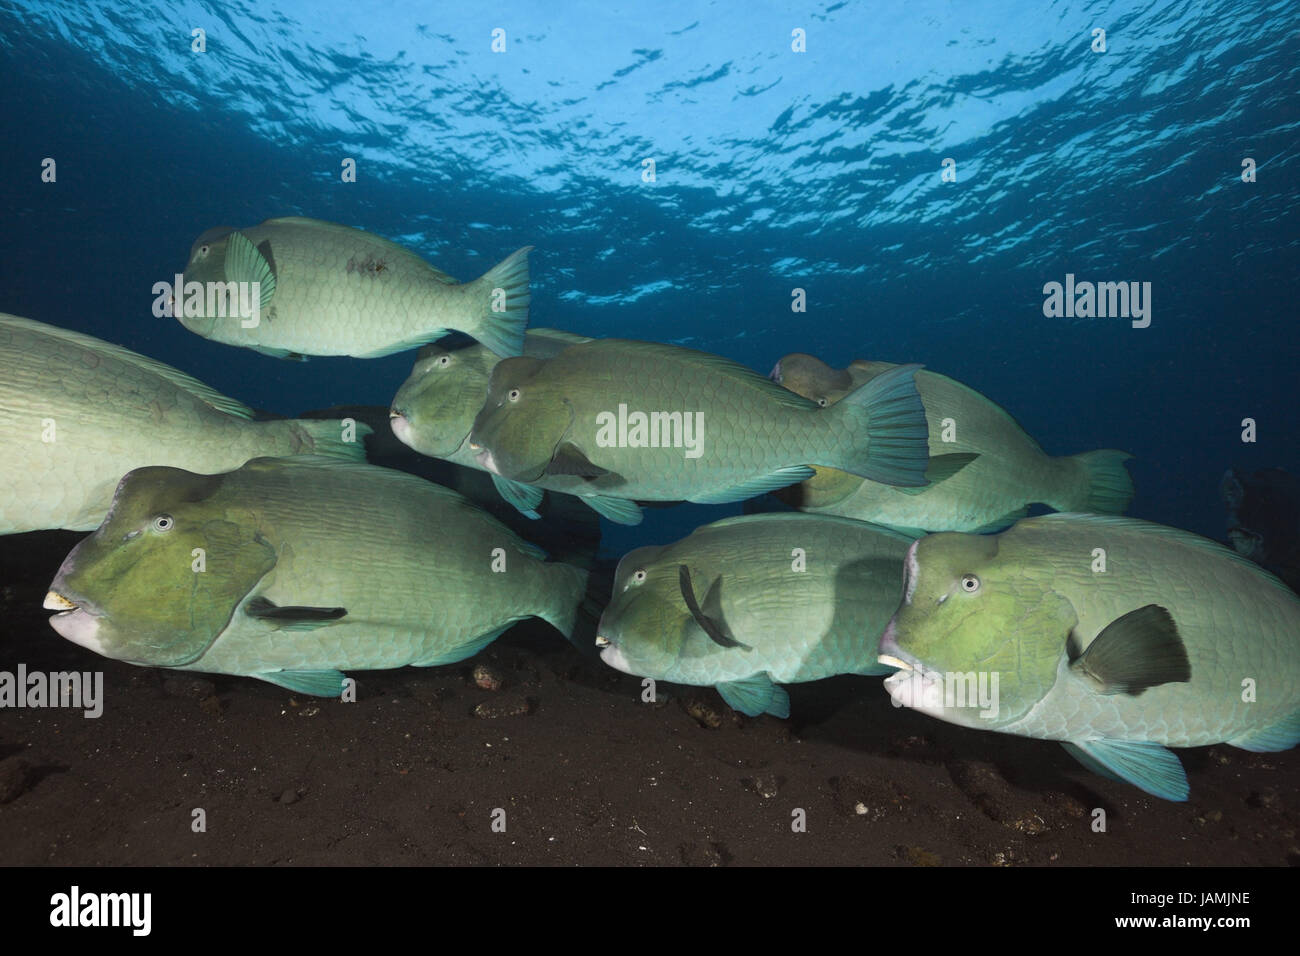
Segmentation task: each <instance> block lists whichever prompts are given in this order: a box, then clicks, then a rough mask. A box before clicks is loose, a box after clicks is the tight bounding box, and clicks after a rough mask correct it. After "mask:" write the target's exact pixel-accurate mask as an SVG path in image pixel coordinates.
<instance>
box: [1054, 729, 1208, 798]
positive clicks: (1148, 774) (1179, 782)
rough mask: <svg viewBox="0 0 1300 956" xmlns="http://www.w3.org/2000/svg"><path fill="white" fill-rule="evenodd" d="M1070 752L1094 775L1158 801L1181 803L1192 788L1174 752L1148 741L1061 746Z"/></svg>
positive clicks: (1102, 742)
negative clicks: (1131, 785) (1141, 792)
mask: <svg viewBox="0 0 1300 956" xmlns="http://www.w3.org/2000/svg"><path fill="white" fill-rule="evenodd" d="M1063 746H1064V747H1065V749H1066V750H1067V751H1069V753H1070V754H1071V755H1072V756H1073V757H1074V758H1075V759H1076V760H1078V761H1079V763H1081V764H1083V765H1084V766H1085V767H1087V768H1088V769H1089V770H1091V771H1093V772H1094V773H1099V774H1101V775H1102V776H1103V777H1109V778H1110V779H1112V780H1122V781H1124V782H1125V783H1131V784H1133V786H1135V787H1137V788H1138V789H1140V790H1145V791H1146V792H1147V793H1149V794H1151V795H1152V796H1153V797H1159V798H1160V799H1161V800H1173V801H1176V802H1180V803H1181V802H1182V801H1184V800H1186V799H1187V795H1188V794H1189V793H1190V792H1191V788H1190V787H1189V786H1188V785H1187V774H1186V773H1185V772H1184V771H1183V765H1182V764H1181V763H1180V762H1179V761H1178V758H1177V757H1175V756H1174V753H1173V751H1171V750H1169V749H1168V748H1167V747H1162V746H1161V745H1160V744H1157V743H1152V742H1151V741H1149V740H1110V739H1108V738H1105V737H1103V738H1100V739H1098V740H1078V741H1070V742H1067V743H1064V744H1063Z"/></svg>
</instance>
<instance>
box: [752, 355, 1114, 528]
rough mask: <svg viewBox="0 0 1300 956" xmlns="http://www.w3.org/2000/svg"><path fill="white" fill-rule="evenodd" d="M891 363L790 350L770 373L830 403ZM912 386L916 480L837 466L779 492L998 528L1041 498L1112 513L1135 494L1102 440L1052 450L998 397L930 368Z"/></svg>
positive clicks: (807, 503)
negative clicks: (919, 423) (920, 476)
mask: <svg viewBox="0 0 1300 956" xmlns="http://www.w3.org/2000/svg"><path fill="white" fill-rule="evenodd" d="M894 368H897V366H895V365H892V364H890V363H888V362H867V361H862V360H858V361H855V362H853V363H851V364H850V365H849V367H848V368H845V369H834V368H831V367H830V366H828V365H826V364H825V363H824V362H822V361H821V360H820V359H817V358H814V357H813V356H811V355H802V354H793V355H787V356H786V357H785V358H783V359H781V361H779V362H777V364H776V367H775V368H774V369H773V370H772V375H771V378H772V380H773V381H775V382H778V383H780V384H781V385H782V386H784V387H785V388H788V389H790V390H791V391H793V392H796V393H798V394H799V395H802V396H803V397H805V398H808V399H811V400H813V401H815V402H817V403H818V404H820V405H823V406H832V405H834V404H835V403H836V402H839V401H841V400H842V399H843V397H844V396H845V395H847V394H849V393H850V392H851V391H852V390H853V389H856V388H860V387H861V386H862V385H863V384H865V383H867V382H870V381H871V380H872V379H874V378H875V377H876V376H878V375H882V374H885V373H887V372H889V371H890V370H892V369H894ZM916 387H917V390H918V391H919V392H920V393H921V401H922V402H923V403H924V405H925V416H926V420H927V422H928V423H929V429H930V432H929V443H930V454H931V455H933V456H934V457H933V458H932V459H931V461H930V467H929V469H928V471H927V477H928V478H929V479H930V484H929V485H928V486H926V487H923V488H895V487H890V486H888V485H883V484H880V483H879V482H873V481H863V480H862V479H861V478H858V477H857V476H855V475H850V474H846V473H845V472H843V471H836V470H832V469H823V468H818V469H817V474H816V475H814V476H813V477H812V478H810V479H809V480H807V481H805V482H803V483H802V484H801V485H799V486H798V487H795V488H790V489H788V490H787V491H785V492H783V493H782V494H781V497H782V499H783V500H785V501H786V502H787V503H788V504H790V505H793V506H794V507H797V508H799V509H800V510H803V511H809V512H813V513H816V514H835V515H844V516H845V517H849V518H860V519H862V520H864V521H874V522H877V523H879V524H885V525H889V526H890V527H894V528H902V529H906V530H910V531H916V532H920V531H979V532H984V531H998V530H1001V529H1003V528H1006V527H1007V526H1008V525H1010V524H1012V523H1013V522H1015V521H1016V520H1018V519H1020V518H1023V517H1025V516H1026V515H1027V514H1028V513H1029V508H1030V505H1032V504H1036V503H1037V504H1044V505H1047V506H1048V507H1050V508H1053V509H1055V510H1057V511H1071V512H1092V513H1101V514H1118V513H1121V512H1123V511H1124V509H1125V508H1127V507H1128V503H1129V501H1130V500H1131V499H1132V497H1133V481H1132V479H1131V478H1130V477H1129V474H1128V471H1127V469H1126V468H1125V467H1124V462H1125V461H1126V460H1127V459H1128V458H1130V457H1131V456H1130V455H1128V454H1126V453H1125V452H1122V451H1115V450H1113V449H1101V450H1098V451H1089V452H1084V453H1082V454H1078V455H1070V456H1068V457H1060V458H1057V457H1052V456H1050V455H1048V454H1046V453H1044V451H1043V450H1042V448H1040V447H1039V445H1038V443H1037V442H1036V441H1034V439H1033V438H1031V437H1030V436H1029V435H1028V434H1026V433H1025V430H1024V429H1023V428H1021V427H1020V425H1019V424H1018V423H1017V422H1016V420H1015V419H1014V418H1012V417H1011V416H1010V415H1009V414H1008V413H1007V412H1006V411H1005V410H1004V409H1003V408H1002V407H1001V406H999V405H997V404H995V403H994V402H992V401H990V400H989V399H987V398H985V397H984V396H983V395H981V394H980V393H979V392H976V391H975V390H974V389H971V388H968V387H967V386H965V385H963V384H961V383H960V382H957V381H954V380H953V379H950V378H948V377H947V376H944V375H939V374H938V373H936V372H930V371H922V372H918V373H917V376H916Z"/></svg>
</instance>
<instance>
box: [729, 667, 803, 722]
mask: <svg viewBox="0 0 1300 956" xmlns="http://www.w3.org/2000/svg"><path fill="white" fill-rule="evenodd" d="M714 686H716V687H717V689H718V693H719V694H721V695H722V699H723V700H725V701H726V702H727V706H728V707H730V708H731V709H732V710H738V711H740V712H741V713H742V714H744V715H746V716H747V717H757V716H758V715H759V714H771V715H772V716H773V717H780V718H782V719H785V718H786V717H789V716H790V695H789V694H787V693H786V692H785V689H784V688H782V687H778V686H777V685H776V684H773V683H772V678H771V677H769V676H768V674H767V671H760V672H759V673H757V674H754V675H753V676H752V677H746V678H745V679H744V680H732V681H724V682H723V683H721V684H716V685H714Z"/></svg>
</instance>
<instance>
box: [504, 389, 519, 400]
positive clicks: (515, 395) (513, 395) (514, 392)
mask: <svg viewBox="0 0 1300 956" xmlns="http://www.w3.org/2000/svg"><path fill="white" fill-rule="evenodd" d="M506 398H508V399H510V401H512V402H517V401H519V389H517V388H512V389H511V390H510V391H509V392H507V393H506Z"/></svg>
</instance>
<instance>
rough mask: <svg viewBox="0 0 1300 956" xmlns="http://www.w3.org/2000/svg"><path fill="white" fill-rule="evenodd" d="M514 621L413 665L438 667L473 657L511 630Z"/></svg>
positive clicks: (412, 663)
mask: <svg viewBox="0 0 1300 956" xmlns="http://www.w3.org/2000/svg"><path fill="white" fill-rule="evenodd" d="M513 624H514V621H511V622H510V624H507V625H506V626H505V627H499V628H497V629H496V630H495V631H488V632H487V633H486V634H480V635H479V636H478V637H475V638H473V639H471V640H470V641H467V642H466V643H464V644H461V645H459V646H458V647H454V648H452V649H451V650H445V649H444V650H441V651H438V652H437V653H435V654H431V655H430V656H428V657H426V658H423V659H422V660H418V661H412V662H411V666H412V667H437V666H439V665H441V664H455V663H456V662H457V661H463V660H464V659H465V658H467V657H473V656H474V655H475V654H477V653H478V652H479V651H481V650H483V648H485V647H487V646H488V645H489V644H491V643H492V642H493V641H495V640H496V639H497V638H498V637H500V636H501V635H502V634H504V633H505V632H506V631H508V630H510V628H511V626H513Z"/></svg>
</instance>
